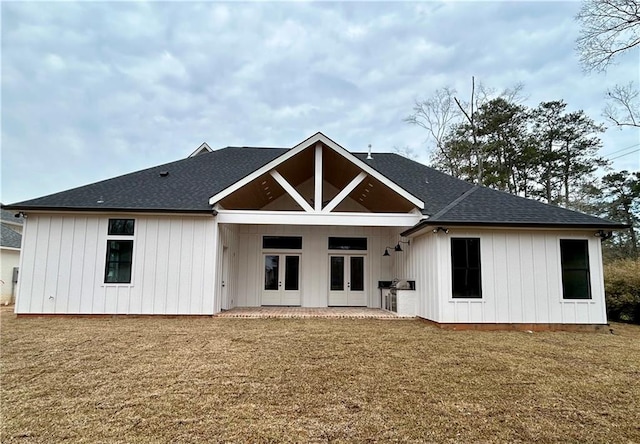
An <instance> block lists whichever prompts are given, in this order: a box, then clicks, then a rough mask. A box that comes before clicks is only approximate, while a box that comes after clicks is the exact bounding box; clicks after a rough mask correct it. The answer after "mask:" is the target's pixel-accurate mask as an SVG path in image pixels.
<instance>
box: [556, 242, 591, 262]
mask: <svg viewBox="0 0 640 444" xmlns="http://www.w3.org/2000/svg"><path fill="white" fill-rule="evenodd" d="M560 247H561V248H560V255H561V257H562V267H563V268H580V269H585V268H587V263H588V262H587V241H586V240H580V239H561V240H560Z"/></svg>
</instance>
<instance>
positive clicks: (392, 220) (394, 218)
mask: <svg viewBox="0 0 640 444" xmlns="http://www.w3.org/2000/svg"><path fill="white" fill-rule="evenodd" d="M216 218H217V220H218V223H225V224H256V225H323V226H352V227H412V226H414V225H415V224H417V223H418V222H420V218H421V217H420V216H418V215H417V214H411V213H340V212H334V213H324V212H319V213H317V212H312V213H310V212H305V211H263V210H220V211H219V212H218V215H217V216H216Z"/></svg>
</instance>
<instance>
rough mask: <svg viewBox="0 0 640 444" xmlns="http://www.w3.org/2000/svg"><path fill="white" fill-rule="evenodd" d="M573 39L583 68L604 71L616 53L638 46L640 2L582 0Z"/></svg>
mask: <svg viewBox="0 0 640 444" xmlns="http://www.w3.org/2000/svg"><path fill="white" fill-rule="evenodd" d="M576 19H577V20H578V21H579V22H580V24H581V26H582V29H581V32H580V37H579V38H578V40H577V41H576V43H577V49H578V52H579V53H580V62H581V63H582V66H583V67H584V68H585V70H587V71H605V70H606V69H607V67H608V66H609V65H610V64H611V63H613V60H614V58H615V57H616V56H618V55H619V54H621V53H623V52H625V51H627V50H629V49H631V48H633V47H635V46H637V45H640V1H638V0H585V1H584V3H583V4H582V8H581V9H580V12H579V13H578V15H577V16H576Z"/></svg>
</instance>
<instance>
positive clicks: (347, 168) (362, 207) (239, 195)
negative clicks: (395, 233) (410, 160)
mask: <svg viewBox="0 0 640 444" xmlns="http://www.w3.org/2000/svg"><path fill="white" fill-rule="evenodd" d="M320 145H321V148H320V149H321V150H322V169H321V171H320V172H321V174H322V182H321V183H322V208H324V207H325V206H326V205H327V204H328V203H329V202H331V200H333V199H334V198H335V197H336V196H337V195H338V194H339V193H340V192H341V191H342V190H344V189H345V188H346V187H348V186H349V184H351V182H352V181H353V180H354V178H356V177H357V176H358V175H359V174H360V173H362V170H361V169H360V167H358V166H357V165H355V164H354V163H352V162H350V161H349V160H348V159H347V158H345V156H343V155H341V154H340V153H338V152H336V151H335V150H334V149H332V148H330V147H328V146H326V145H325V144H322V143H320ZM316 146H317V145H311V146H308V147H307V148H305V149H303V150H302V151H300V152H299V153H297V154H296V155H294V156H293V157H291V158H289V159H287V160H285V161H284V162H283V163H281V164H280V165H277V166H276V167H275V168H274V169H273V170H272V171H276V172H277V173H279V174H280V175H281V176H282V177H283V178H284V179H285V180H286V182H288V183H289V184H290V185H291V187H293V188H294V189H295V191H296V192H297V193H298V194H299V195H300V197H301V198H302V200H304V201H305V202H306V203H308V204H309V205H310V206H311V207H314V188H313V182H314V178H315V174H316V165H315V163H316V158H317V156H316ZM283 185H286V184H283ZM352 186H353V185H352ZM298 200H300V198H298ZM220 205H221V206H222V207H223V208H224V209H228V210H275V211H303V209H302V208H301V205H300V204H299V203H298V202H296V200H295V199H294V198H292V196H291V195H290V194H289V193H288V192H287V190H285V189H284V188H283V186H282V185H280V184H279V183H278V181H277V180H276V179H274V177H273V176H272V175H271V174H270V173H269V172H268V173H265V174H262V175H261V176H260V177H258V178H256V179H254V180H253V181H251V182H249V183H248V184H246V185H244V186H242V187H241V188H239V189H238V190H236V191H235V192H233V193H231V194H230V195H228V196H227V197H225V198H223V199H222V200H221V201H220ZM414 208H415V205H414V204H413V203H411V202H410V201H408V200H407V199H406V198H404V197H403V196H402V195H400V194H398V192H396V191H394V190H393V189H391V188H389V187H388V186H387V185H385V184H384V183H383V182H382V181H380V180H378V179H377V178H375V177H374V176H372V175H367V176H366V177H365V178H364V180H362V182H360V183H359V184H357V185H356V186H355V188H354V189H353V190H351V192H350V193H348V195H347V196H346V197H345V199H344V200H343V201H342V202H340V203H339V204H338V205H337V206H336V207H335V208H334V211H335V212H362V213H408V212H410V211H411V210H413V209H414Z"/></svg>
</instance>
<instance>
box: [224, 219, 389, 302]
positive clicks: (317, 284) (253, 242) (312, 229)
mask: <svg viewBox="0 0 640 444" xmlns="http://www.w3.org/2000/svg"><path fill="white" fill-rule="evenodd" d="M262 236H302V250H301V251H300V253H301V261H300V290H301V295H300V297H301V306H303V307H326V306H327V305H328V297H329V250H328V245H327V242H328V238H329V236H345V237H366V238H367V248H368V251H366V252H364V251H362V252H360V251H342V252H340V253H338V252H335V254H345V255H349V254H364V255H366V260H365V270H366V271H365V272H366V278H365V279H366V280H365V292H366V300H367V306H368V307H380V290H379V289H378V281H379V280H389V279H391V277H392V276H391V262H390V260H389V258H388V257H382V253H384V247H385V246H386V245H387V244H386V242H387V239H388V237H389V229H388V228H378V227H348V226H297V225H240V226H239V266H238V269H237V270H238V273H237V276H238V279H237V282H236V288H237V293H236V294H237V301H236V305H237V306H244V307H257V306H260V305H261V294H262V286H263V283H264V263H263V261H264V259H263V251H262ZM270 251H273V250H270ZM289 251H293V250H289Z"/></svg>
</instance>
